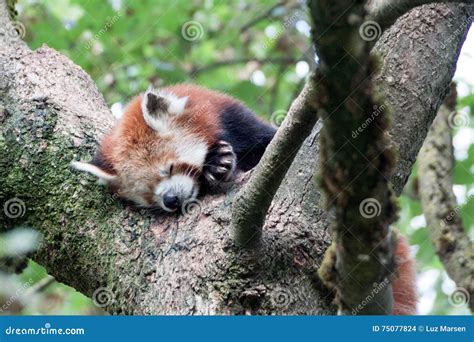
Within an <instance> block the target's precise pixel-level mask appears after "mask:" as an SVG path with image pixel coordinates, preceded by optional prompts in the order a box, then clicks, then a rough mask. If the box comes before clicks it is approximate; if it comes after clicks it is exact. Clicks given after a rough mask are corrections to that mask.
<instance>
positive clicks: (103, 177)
mask: <svg viewBox="0 0 474 342" xmlns="http://www.w3.org/2000/svg"><path fill="white" fill-rule="evenodd" d="M71 166H72V167H73V168H75V169H76V170H79V171H84V172H89V173H90V174H93V175H94V176H96V177H97V178H99V181H100V182H101V183H105V184H108V183H111V182H113V181H114V180H116V179H117V175H116V174H112V173H109V171H106V170H103V169H101V168H100V167H98V166H96V165H94V164H91V163H84V162H78V161H73V162H71Z"/></svg>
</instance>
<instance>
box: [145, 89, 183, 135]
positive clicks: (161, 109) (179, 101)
mask: <svg viewBox="0 0 474 342" xmlns="http://www.w3.org/2000/svg"><path fill="white" fill-rule="evenodd" d="M187 102H188V97H177V96H176V95H175V94H173V93H171V92H168V91H155V90H154V89H153V88H151V87H149V88H148V90H147V91H146V92H145V94H143V96H142V102H141V109H142V113H143V118H144V119H145V122H146V123H147V124H148V126H150V127H151V128H152V129H154V130H155V131H157V132H159V133H165V132H166V131H167V129H168V120H169V119H170V117H172V116H176V115H179V114H182V113H183V112H184V108H185V107H186V103H187Z"/></svg>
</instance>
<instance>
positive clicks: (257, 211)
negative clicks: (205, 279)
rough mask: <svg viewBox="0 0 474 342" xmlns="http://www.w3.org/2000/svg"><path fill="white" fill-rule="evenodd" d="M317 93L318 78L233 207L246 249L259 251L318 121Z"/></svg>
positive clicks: (238, 239)
mask: <svg viewBox="0 0 474 342" xmlns="http://www.w3.org/2000/svg"><path fill="white" fill-rule="evenodd" d="M315 92H316V84H315V80H314V76H311V77H310V78H309V79H308V82H307V83H306V85H305V87H304V88H303V90H302V91H301V93H300V95H299V96H298V97H297V98H296V100H295V101H294V102H293V104H292V105H291V107H290V110H289V111H288V114H287V115H286V117H285V119H284V121H283V123H282V124H281V126H280V128H279V129H278V131H277V133H276V134H275V137H274V138H273V140H272V141H271V143H270V145H269V146H268V147H267V149H266V151H265V153H264V155H263V157H262V159H261V160H260V163H259V165H258V166H257V168H256V169H255V171H254V172H253V174H252V176H251V178H250V180H249V181H248V183H247V184H246V185H245V187H244V188H243V189H242V190H241V191H240V192H239V193H238V195H237V196H236V198H235V201H234V203H233V205H232V232H233V237H234V240H235V241H236V242H237V244H238V245H240V246H242V247H249V248H250V247H256V246H258V245H259V243H260V241H261V235H262V226H263V223H264V221H265V216H266V215H267V211H268V208H269V207H270V204H271V202H272V200H273V197H274V196H275V193H276V191H277V190H278V188H279V186H280V184H281V182H282V180H283V178H284V177H285V175H286V172H287V171H288V169H289V167H290V165H291V163H292V162H293V159H294V158H295V156H296V153H297V152H298V150H299V149H300V147H301V144H302V143H303V141H304V140H305V139H306V137H307V136H308V135H309V133H311V130H312V129H313V126H314V124H315V123H316V121H317V118H318V115H317V108H316V107H315V105H314V102H312V99H313V98H314V94H315Z"/></svg>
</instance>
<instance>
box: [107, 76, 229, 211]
mask: <svg viewBox="0 0 474 342" xmlns="http://www.w3.org/2000/svg"><path fill="white" fill-rule="evenodd" d="M159 90H168V91H170V92H172V93H174V94H175V95H176V96H178V97H188V101H187V104H186V107H185V112H184V113H182V114H180V115H178V116H177V117H176V118H174V119H173V120H175V122H176V123H177V125H178V126H180V127H181V128H183V129H185V130H186V132H188V133H190V134H193V135H196V136H199V137H200V138H202V139H203V140H204V141H205V142H206V143H207V145H208V147H211V146H212V145H213V144H214V143H216V140H217V137H218V134H219V130H220V128H219V121H218V120H219V113H220V111H221V110H222V108H223V107H224V106H226V105H230V104H232V103H235V102H236V100H234V99H233V98H231V97H229V96H227V95H224V94H221V93H218V92H215V91H212V90H209V89H205V88H202V87H199V86H196V85H191V84H177V85H174V86H170V87H167V88H163V89H159ZM141 99H142V97H141V96H137V97H135V98H134V99H133V100H132V101H131V102H130V104H129V105H128V106H127V108H126V109H125V112H124V114H123V116H122V118H121V119H120V121H119V122H118V123H117V125H116V126H115V127H114V128H113V129H112V130H111V132H109V134H107V135H106V136H105V137H104V139H103V140H102V142H101V146H100V152H101V154H102V155H103V158H104V159H105V162H107V163H108V164H110V165H111V166H112V167H113V171H112V170H109V171H111V173H113V174H117V173H119V174H120V175H122V177H121V178H122V179H125V180H127V179H128V180H129V181H130V184H128V185H127V184H121V186H120V185H117V187H118V189H117V191H118V192H119V194H120V195H121V196H122V197H126V198H133V195H132V194H130V193H127V192H124V191H123V190H122V192H121V188H125V189H128V188H130V187H131V186H132V184H131V182H133V183H136V184H140V191H141V192H143V193H144V198H145V199H146V201H149V202H150V201H151V199H152V198H153V194H152V192H153V186H154V185H155V184H156V183H157V182H159V181H160V180H161V176H160V175H159V172H158V167H157V166H158V165H163V164H164V163H166V161H167V160H170V161H172V160H174V159H176V154H175V151H173V149H171V148H167V147H166V143H167V141H169V138H167V137H166V136H165V137H164V136H161V135H158V134H157V133H156V132H155V131H154V130H153V129H152V128H150V127H149V126H148V125H147V123H146V122H145V120H144V118H143V113H142V110H141ZM181 169H183V170H184V169H186V168H185V167H181V168H178V169H177V170H181ZM135 170H141V171H143V172H139V173H137V172H135ZM181 171H182V170H181ZM191 171H192V173H193V174H194V175H198V174H199V172H200V171H202V170H197V169H196V168H192V170H191ZM132 173H133V174H132ZM127 174H129V175H130V176H129V177H127ZM150 204H151V203H150Z"/></svg>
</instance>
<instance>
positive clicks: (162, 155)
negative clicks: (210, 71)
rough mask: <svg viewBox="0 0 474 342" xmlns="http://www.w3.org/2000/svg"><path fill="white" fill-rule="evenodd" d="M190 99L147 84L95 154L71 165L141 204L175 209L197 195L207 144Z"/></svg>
mask: <svg viewBox="0 0 474 342" xmlns="http://www.w3.org/2000/svg"><path fill="white" fill-rule="evenodd" d="M187 101H188V98H187V97H181V98H180V97H177V96H176V95H175V94H173V93H171V92H167V91H155V90H153V89H148V90H147V92H146V93H145V94H144V95H143V96H141V97H137V98H136V99H134V100H133V101H132V102H131V103H130V105H129V106H128V108H127V109H126V111H125V113H124V115H123V116H122V118H121V119H120V121H119V122H118V123H117V125H116V126H115V127H114V128H113V129H112V131H111V132H110V133H109V134H108V135H106V136H105V138H104V139H103V141H102V143H101V146H100V149H99V151H98V153H97V155H96V158H95V160H94V161H92V162H91V163H82V162H73V166H74V167H75V168H76V169H79V170H81V171H86V172H89V173H92V174H93V175H95V176H97V177H98V178H99V180H101V181H102V182H103V183H107V184H109V185H110V186H111V188H112V189H113V190H114V192H116V193H117V194H118V195H119V196H120V197H122V198H125V199H129V200H132V201H134V202H135V203H137V204H138V205H140V206H144V207H158V206H159V207H161V208H162V209H164V210H166V211H175V210H176V209H178V208H179V207H180V206H181V205H182V204H183V203H184V202H186V201H189V200H193V199H195V198H196V196H197V194H198V191H199V183H198V179H199V176H200V173H201V172H202V168H203V165H204V161H205V158H206V154H207V152H208V146H209V143H208V141H206V139H205V138H204V137H203V136H202V134H200V132H199V131H196V130H195V129H193V127H194V128H195V126H196V125H195V124H194V121H195V118H193V116H192V115H193V113H192V111H190V110H187V109H186V104H187ZM201 131H202V130H201Z"/></svg>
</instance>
